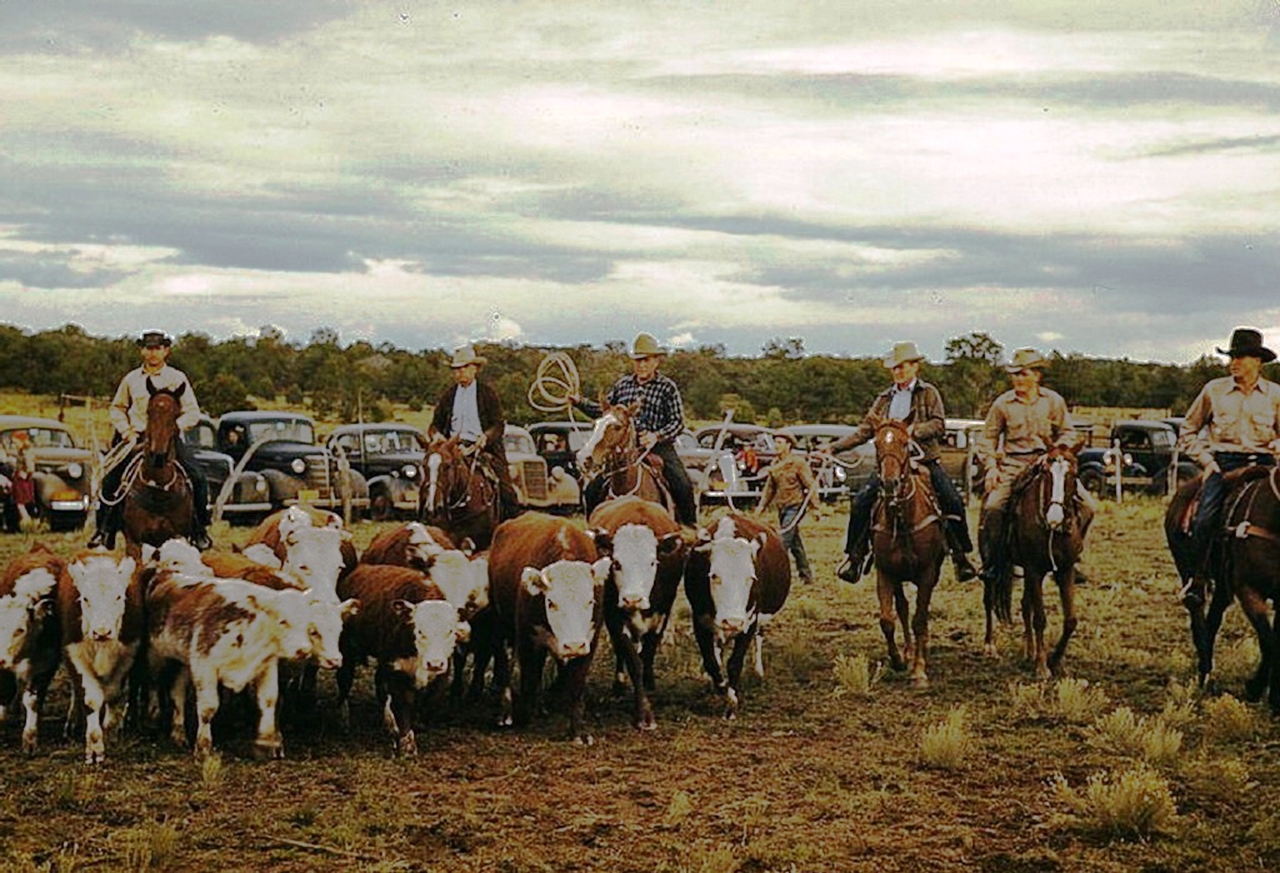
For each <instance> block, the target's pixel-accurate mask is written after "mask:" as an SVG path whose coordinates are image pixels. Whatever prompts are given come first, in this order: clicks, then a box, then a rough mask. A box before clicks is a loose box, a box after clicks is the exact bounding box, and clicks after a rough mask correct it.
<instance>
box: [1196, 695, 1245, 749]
mask: <svg viewBox="0 0 1280 873" xmlns="http://www.w3.org/2000/svg"><path fill="white" fill-rule="evenodd" d="M1201 710H1202V711H1203V713H1204V736H1205V741H1206V742H1210V743H1234V742H1240V741H1243V740H1252V739H1254V738H1255V737H1256V736H1257V735H1258V727H1259V726H1258V718H1257V716H1256V715H1255V714H1254V712H1253V710H1251V709H1250V708H1249V707H1248V705H1246V704H1244V703H1242V702H1241V701H1239V700H1236V699H1235V698H1234V697H1232V696H1231V695H1229V694H1224V695H1223V696H1222V697H1214V698H1210V699H1208V700H1205V701H1204V703H1203V704H1201Z"/></svg>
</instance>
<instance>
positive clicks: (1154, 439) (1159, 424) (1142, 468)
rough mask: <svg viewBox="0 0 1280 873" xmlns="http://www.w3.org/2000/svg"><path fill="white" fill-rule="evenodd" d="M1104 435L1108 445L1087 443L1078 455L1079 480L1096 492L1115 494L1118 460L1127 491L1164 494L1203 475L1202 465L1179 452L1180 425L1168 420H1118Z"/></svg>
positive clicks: (1103, 494) (1102, 494) (1123, 484)
mask: <svg viewBox="0 0 1280 873" xmlns="http://www.w3.org/2000/svg"><path fill="white" fill-rule="evenodd" d="M1177 424H1178V425H1179V426H1180V425H1181V424H1182V422H1181V420H1177ZM1105 438H1106V445H1098V446H1088V447H1086V448H1084V449H1082V450H1081V451H1080V453H1079V455H1078V456H1077V460H1078V461H1079V470H1080V481H1081V482H1083V483H1084V486H1085V487H1086V488H1088V489H1089V490H1090V491H1092V492H1093V493H1094V494H1098V495H1101V496H1109V495H1113V494H1115V487H1116V467H1117V463H1116V461H1117V460H1120V462H1121V463H1120V465H1119V466H1120V485H1121V488H1122V490H1124V491H1138V492H1141V493H1145V494H1153V495H1163V494H1167V493H1168V492H1169V488H1170V486H1171V485H1172V486H1173V487H1175V488H1176V487H1177V486H1179V485H1181V484H1182V483H1184V482H1186V481H1188V480H1189V479H1194V478H1195V477H1196V476H1198V475H1200V472H1201V470H1200V466H1199V465H1198V464H1196V463H1195V462H1194V461H1192V460H1191V459H1190V458H1187V457H1185V456H1183V455H1180V454H1179V453H1178V451H1177V444H1178V427H1175V426H1174V424H1173V423H1172V422H1170V421H1168V420H1160V421H1148V420H1143V419H1132V420H1126V421H1117V422H1115V423H1114V424H1113V425H1112V426H1111V430H1110V431H1109V432H1108V433H1107V434H1106V435H1105Z"/></svg>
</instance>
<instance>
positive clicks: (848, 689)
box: [833, 654, 884, 697]
mask: <svg viewBox="0 0 1280 873" xmlns="http://www.w3.org/2000/svg"><path fill="white" fill-rule="evenodd" d="M833 672H834V673H835V678H836V690H835V694H836V696H838V697H839V696H843V695H849V696H852V697H868V696H870V695H871V689H873V688H874V687H875V686H876V684H877V683H878V682H879V681H880V679H881V677H883V675H884V665H883V664H882V663H880V662H877V663H876V665H875V666H874V667H872V666H871V663H870V662H869V661H868V660H867V656H866V655H863V654H856V655H844V654H840V655H836V660H835V667H834V670H833Z"/></svg>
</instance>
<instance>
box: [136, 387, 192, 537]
mask: <svg viewBox="0 0 1280 873" xmlns="http://www.w3.org/2000/svg"><path fill="white" fill-rule="evenodd" d="M186 390H187V386H186V385H185V384H183V385H181V386H180V387H179V388H177V389H176V390H175V389H160V388H156V387H155V386H154V385H153V384H152V383H151V380H150V379H147V391H148V393H150V395H151V399H150V400H148V401H147V430H146V432H145V433H144V434H143V435H142V443H141V445H140V446H139V447H138V451H137V453H136V454H135V455H134V456H133V457H132V458H130V459H129V460H128V461H127V463H128V464H129V466H128V468H127V469H126V471H125V474H124V477H123V480H122V482H123V483H124V487H125V491H124V497H123V500H124V505H123V506H122V507H121V532H122V533H123V534H124V541H125V551H127V552H128V553H129V554H130V555H132V556H133V557H134V558H138V557H140V554H141V551H142V544H143V543H145V544H147V545H149V546H154V547H157V548H158V547H159V546H161V545H163V544H164V543H165V542H166V541H168V540H170V539H173V538H174V537H187V538H190V537H191V535H192V533H193V532H194V527H195V525H194V522H195V500H194V498H193V496H192V490H191V481H190V480H189V479H188V478H187V474H186V472H185V471H184V470H183V469H182V465H181V464H180V463H178V440H179V439H181V434H180V432H179V430H178V413H179V412H180V411H181V408H182V394H183V392H185V391H186Z"/></svg>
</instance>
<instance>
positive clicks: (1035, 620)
mask: <svg viewBox="0 0 1280 873" xmlns="http://www.w3.org/2000/svg"><path fill="white" fill-rule="evenodd" d="M1022 623H1023V641H1024V644H1025V646H1026V649H1027V659H1028V660H1030V661H1031V662H1032V664H1034V665H1035V672H1036V678H1037V679H1048V678H1049V663H1048V661H1049V658H1048V652H1047V650H1046V649H1045V644H1044V629H1045V624H1046V621H1045V616H1044V573H1043V571H1041V570H1035V571H1034V572H1033V571H1032V570H1031V569H1030V568H1025V567H1024V568H1023V579H1022Z"/></svg>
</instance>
